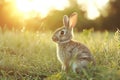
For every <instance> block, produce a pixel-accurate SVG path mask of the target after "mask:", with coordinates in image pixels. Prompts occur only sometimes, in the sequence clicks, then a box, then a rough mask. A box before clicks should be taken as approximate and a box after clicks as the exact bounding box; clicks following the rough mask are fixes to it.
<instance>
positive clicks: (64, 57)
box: [57, 45, 72, 63]
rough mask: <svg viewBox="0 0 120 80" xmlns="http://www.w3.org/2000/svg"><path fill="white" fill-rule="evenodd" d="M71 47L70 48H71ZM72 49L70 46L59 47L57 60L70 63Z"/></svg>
mask: <svg viewBox="0 0 120 80" xmlns="http://www.w3.org/2000/svg"><path fill="white" fill-rule="evenodd" d="M69 47H70V46H69ZM71 50H72V49H71V48H68V45H62V46H58V48H57V58H58V60H59V61H60V62H61V63H64V62H65V61H68V60H70V59H71V57H72V53H71Z"/></svg>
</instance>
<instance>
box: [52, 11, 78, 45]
mask: <svg viewBox="0 0 120 80" xmlns="http://www.w3.org/2000/svg"><path fill="white" fill-rule="evenodd" d="M76 23H77V13H76V12H74V13H72V14H71V16H70V17H68V16H67V15H64V16H63V27H61V28H59V29H57V30H56V31H55V32H54V34H53V36H52V40H53V41H54V42H57V43H65V42H68V41H70V40H71V39H72V37H73V28H74V27H75V25H76Z"/></svg>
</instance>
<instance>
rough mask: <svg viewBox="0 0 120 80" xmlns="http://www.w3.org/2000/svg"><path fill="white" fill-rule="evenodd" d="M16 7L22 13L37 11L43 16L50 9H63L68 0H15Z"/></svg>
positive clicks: (67, 4)
mask: <svg viewBox="0 0 120 80" xmlns="http://www.w3.org/2000/svg"><path fill="white" fill-rule="evenodd" d="M16 6H17V8H18V9H19V10H20V11H21V12H23V13H24V14H26V13H29V12H32V11H34V12H38V13H40V15H41V17H45V16H46V15H47V14H48V13H49V11H50V10H51V9H53V8H54V9H57V10H63V9H64V8H65V7H67V6H69V2H68V0H50V1H49V2H48V0H16Z"/></svg>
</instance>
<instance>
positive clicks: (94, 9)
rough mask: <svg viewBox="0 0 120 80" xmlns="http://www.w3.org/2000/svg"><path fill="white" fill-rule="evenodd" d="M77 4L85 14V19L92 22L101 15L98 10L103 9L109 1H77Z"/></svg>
mask: <svg viewBox="0 0 120 80" xmlns="http://www.w3.org/2000/svg"><path fill="white" fill-rule="evenodd" d="M77 2H78V4H80V5H81V9H82V10H84V11H86V12H87V13H86V16H87V18H88V19H91V20H94V19H96V18H98V17H99V16H100V15H101V14H100V12H99V9H100V10H101V9H104V8H105V6H106V5H107V3H108V2H109V0H77Z"/></svg>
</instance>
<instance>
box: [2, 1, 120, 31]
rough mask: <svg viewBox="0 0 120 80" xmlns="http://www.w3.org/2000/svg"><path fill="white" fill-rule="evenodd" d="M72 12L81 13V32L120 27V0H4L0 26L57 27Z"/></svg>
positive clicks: (19, 27)
mask: <svg viewBox="0 0 120 80" xmlns="http://www.w3.org/2000/svg"><path fill="white" fill-rule="evenodd" d="M72 12H77V13H78V14H79V18H78V23H77V27H76V28H75V29H76V30H77V31H81V30H83V29H89V28H94V30H100V31H104V30H109V31H116V30H117V29H120V0H49V1H48V0H0V27H1V28H2V29H4V28H8V29H13V28H14V29H17V30H31V31H46V30H55V29H56V28H58V27H60V26H62V18H63V15H65V14H66V15H70V14H71V13H72Z"/></svg>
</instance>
